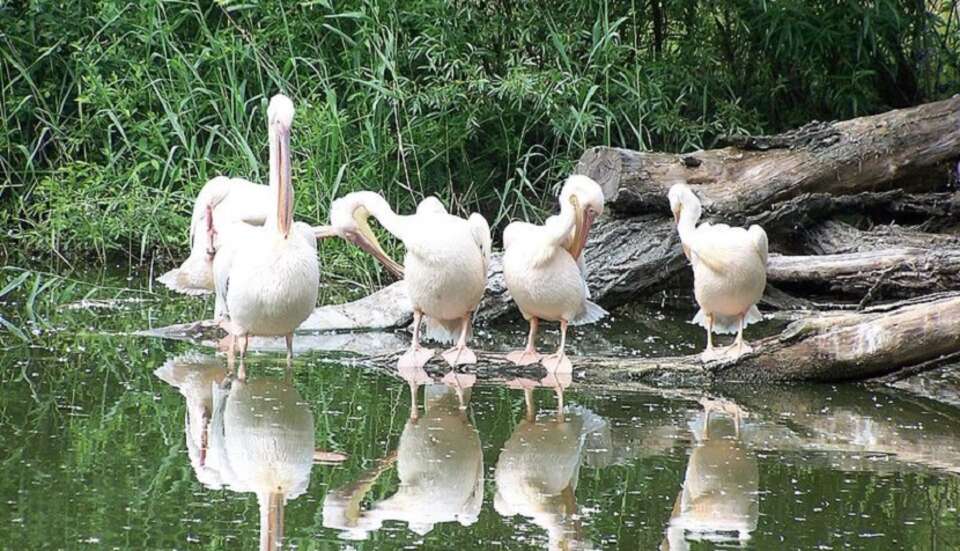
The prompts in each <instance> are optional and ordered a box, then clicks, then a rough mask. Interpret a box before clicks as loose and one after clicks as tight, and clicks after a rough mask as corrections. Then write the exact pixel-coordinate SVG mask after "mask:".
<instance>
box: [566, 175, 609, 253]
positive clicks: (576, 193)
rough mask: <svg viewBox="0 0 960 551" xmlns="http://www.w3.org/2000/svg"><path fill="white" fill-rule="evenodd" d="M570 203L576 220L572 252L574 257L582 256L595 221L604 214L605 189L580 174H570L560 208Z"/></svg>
mask: <svg viewBox="0 0 960 551" xmlns="http://www.w3.org/2000/svg"><path fill="white" fill-rule="evenodd" d="M568 204H569V205H570V206H572V207H573V214H574V218H575V220H576V225H575V226H574V230H573V245H572V248H571V253H570V254H571V255H573V257H574V258H580V253H581V252H583V248H584V247H585V246H586V244H587V236H588V234H589V233H590V227H591V226H592V225H593V221H594V220H596V219H597V217H598V216H600V215H601V214H603V190H602V189H600V184H598V183H596V182H595V181H593V179H592V178H589V177H587V176H583V175H580V174H574V175H572V176H570V177H569V178H567V182H566V183H565V184H564V185H563V190H562V191H561V192H560V208H561V209H563V208H565V207H566V206H567V205H568Z"/></svg>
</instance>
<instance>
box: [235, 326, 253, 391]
mask: <svg viewBox="0 0 960 551" xmlns="http://www.w3.org/2000/svg"><path fill="white" fill-rule="evenodd" d="M248 346H250V335H247V334H244V335H243V336H242V337H240V368H239V369H238V370H237V379H239V380H241V381H246V380H247V367H246V366H245V365H244V358H246V357H247V347H248Z"/></svg>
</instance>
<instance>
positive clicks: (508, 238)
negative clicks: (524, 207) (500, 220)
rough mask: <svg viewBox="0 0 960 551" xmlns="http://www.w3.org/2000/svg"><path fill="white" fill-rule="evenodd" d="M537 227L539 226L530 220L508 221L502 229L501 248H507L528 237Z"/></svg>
mask: <svg viewBox="0 0 960 551" xmlns="http://www.w3.org/2000/svg"><path fill="white" fill-rule="evenodd" d="M539 228H540V226H537V225H536V224H531V223H530V222H520V221H517V222H510V223H509V224H507V227H506V229H504V230H503V249H504V250H507V249H509V248H510V246H511V245H514V244H517V243H519V242H521V241H524V240H526V239H530V238H531V236H533V235H534V234H535V233H536V231H537V229H539Z"/></svg>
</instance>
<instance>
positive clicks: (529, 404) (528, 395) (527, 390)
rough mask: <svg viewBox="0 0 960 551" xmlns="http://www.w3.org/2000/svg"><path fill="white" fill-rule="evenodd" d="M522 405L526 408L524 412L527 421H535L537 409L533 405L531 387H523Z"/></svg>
mask: <svg viewBox="0 0 960 551" xmlns="http://www.w3.org/2000/svg"><path fill="white" fill-rule="evenodd" d="M523 403H524V405H525V406H526V408H525V412H526V419H527V421H530V422H533V421H535V420H536V419H537V407H536V405H535V404H534V403H533V387H531V386H525V387H523Z"/></svg>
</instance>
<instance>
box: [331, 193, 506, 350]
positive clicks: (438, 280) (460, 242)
mask: <svg viewBox="0 0 960 551" xmlns="http://www.w3.org/2000/svg"><path fill="white" fill-rule="evenodd" d="M369 216H373V217H374V218H376V219H377V221H378V222H380V224H381V225H382V226H383V227H384V228H385V229H386V230H387V231H388V232H390V233H391V234H393V235H394V236H395V237H397V238H398V239H400V240H401V241H402V242H403V244H404V247H405V248H406V255H405V257H404V262H403V266H402V267H401V266H400V265H399V264H398V263H397V262H396V261H394V260H393V259H392V258H390V257H389V256H388V255H387V254H386V253H385V252H384V251H383V249H382V248H381V247H380V243H379V242H378V241H377V238H376V236H375V235H374V234H373V231H372V230H371V229H370V226H369V224H368V222H367V218H368V217H369ZM330 224H331V226H332V228H333V231H334V232H335V233H337V234H338V235H340V236H341V237H343V238H344V239H346V240H348V241H350V242H352V243H355V244H356V245H358V246H360V247H361V248H363V249H364V250H366V251H367V252H369V253H371V254H372V255H374V256H375V257H376V258H377V259H378V260H380V261H381V262H382V263H383V264H384V265H385V266H386V267H387V269H389V270H390V271H392V272H393V273H394V274H396V275H398V276H402V277H403V279H404V282H405V283H406V287H407V294H408V295H409V297H410V302H411V305H412V306H413V311H414V335H413V342H412V344H411V347H410V350H409V351H408V352H407V354H405V355H404V356H402V357H401V358H400V362H399V364H400V366H401V367H422V366H423V365H424V364H425V363H426V362H427V361H429V360H430V358H431V357H433V354H434V352H433V351H432V350H429V349H425V348H421V347H420V343H419V340H420V333H419V331H420V323H421V319H422V316H423V315H426V316H427V318H428V322H427V326H426V329H425V331H426V333H427V336H428V338H432V339H434V340H438V341H440V342H451V341H453V340H456V342H457V344H456V345H455V346H454V347H453V348H451V349H450V350H447V351H446V352H444V354H443V356H444V358H445V359H446V360H447V362H448V363H450V364H451V365H458V364H468V363H475V362H476V356H475V355H474V353H473V352H472V351H471V350H470V349H469V348H467V344H466V343H467V338H468V337H469V334H470V328H471V325H472V319H471V318H472V315H473V311H474V310H475V309H476V308H477V305H478V304H479V303H480V299H481V298H483V291H484V289H486V284H487V267H488V265H489V262H490V243H491V239H490V227H489V225H488V224H487V222H486V220H484V218H483V217H482V216H480V215H479V214H472V215H471V216H470V218H468V219H466V220H464V219H463V218H460V217H458V216H453V215H451V214H448V213H447V212H446V209H444V208H443V205H442V204H441V203H440V202H439V200H437V199H436V198H429V197H428V198H427V199H425V200H423V201H422V202H421V203H420V205H419V206H418V208H417V212H416V214H413V215H409V216H401V215H397V214H396V213H394V212H393V210H392V209H391V208H390V205H389V204H387V202H386V200H385V199H384V198H383V197H382V196H380V195H378V194H376V193H373V192H369V191H359V192H354V193H350V194H347V195H346V196H344V197H342V198H340V199H337V200H336V201H334V202H333V205H331V207H330Z"/></svg>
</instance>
